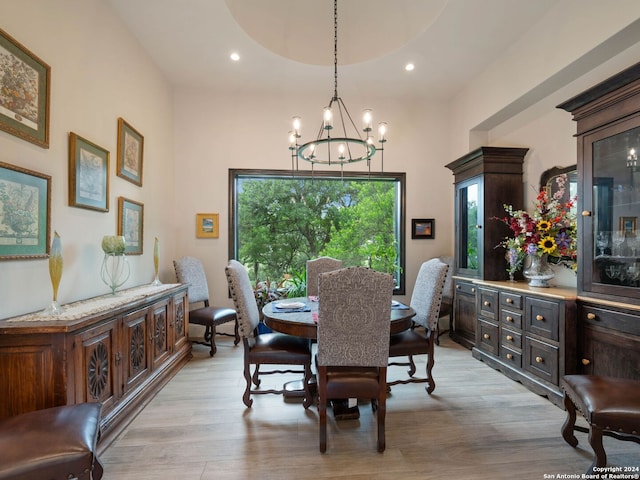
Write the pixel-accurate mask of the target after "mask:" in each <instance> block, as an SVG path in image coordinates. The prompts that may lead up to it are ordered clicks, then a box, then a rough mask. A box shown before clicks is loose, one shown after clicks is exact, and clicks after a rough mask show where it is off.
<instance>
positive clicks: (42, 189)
mask: <svg viewBox="0 0 640 480" xmlns="http://www.w3.org/2000/svg"><path fill="white" fill-rule="evenodd" d="M50 219H51V177H50V176H49V175H44V174H42V173H38V172H33V171H31V170H26V169H24V168H20V167H16V166H14V165H9V164H8V163H2V162H0V260H16V259H23V258H46V257H47V256H48V254H49V222H50Z"/></svg>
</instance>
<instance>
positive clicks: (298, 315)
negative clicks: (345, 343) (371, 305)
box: [262, 297, 416, 339]
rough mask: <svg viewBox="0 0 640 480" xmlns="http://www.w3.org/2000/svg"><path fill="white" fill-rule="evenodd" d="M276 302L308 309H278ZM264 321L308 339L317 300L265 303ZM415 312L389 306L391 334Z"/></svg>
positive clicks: (405, 325) (315, 330)
mask: <svg viewBox="0 0 640 480" xmlns="http://www.w3.org/2000/svg"><path fill="white" fill-rule="evenodd" d="M278 303H304V304H305V305H306V306H307V307H308V308H307V310H308V311H287V310H280V309H278V308H276V307H275V306H274V304H275V305H277V304H278ZM262 313H263V315H264V323H265V325H266V326H267V327H269V328H270V329H272V330H275V331H276V332H280V333H286V334H287V335H295V336H296V337H303V338H309V339H315V338H317V333H318V325H317V324H316V322H314V320H313V317H314V314H316V315H317V314H318V302H317V301H311V300H309V299H308V298H307V297H298V298H287V299H284V300H277V301H275V302H271V303H267V304H266V305H265V306H264V307H263V308H262ZM415 314H416V312H415V311H414V310H413V308H411V307H409V306H405V305H402V304H400V305H398V306H397V307H392V308H391V335H393V334H395V333H400V332H403V331H404V330H407V329H408V328H410V327H411V319H412V318H413V317H414V316H415Z"/></svg>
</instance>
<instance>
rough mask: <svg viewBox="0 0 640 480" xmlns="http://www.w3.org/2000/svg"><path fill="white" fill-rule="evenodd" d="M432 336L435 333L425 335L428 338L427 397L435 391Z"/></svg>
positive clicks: (433, 341) (430, 332)
mask: <svg viewBox="0 0 640 480" xmlns="http://www.w3.org/2000/svg"><path fill="white" fill-rule="evenodd" d="M434 334H435V332H432V331H429V332H428V333H427V336H428V338H429V346H428V347H427V351H428V353H427V383H428V386H427V387H426V390H427V393H428V394H429V395H431V393H433V391H434V390H435V389H436V381H435V380H434V379H433V373H432V370H433V364H434V358H433V352H434V348H433V344H434V343H435V340H434V338H433V337H434Z"/></svg>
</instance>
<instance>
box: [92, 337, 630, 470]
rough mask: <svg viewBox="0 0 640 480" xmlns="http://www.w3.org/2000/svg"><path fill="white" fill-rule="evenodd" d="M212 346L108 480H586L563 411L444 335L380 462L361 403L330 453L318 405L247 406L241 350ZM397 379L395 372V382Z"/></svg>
mask: <svg viewBox="0 0 640 480" xmlns="http://www.w3.org/2000/svg"><path fill="white" fill-rule="evenodd" d="M216 343H217V344H218V353H217V354H216V355H215V357H213V358H210V357H209V355H208V349H207V348H206V347H204V346H200V345H194V346H193V355H194V358H193V359H192V360H191V361H190V362H189V363H188V364H187V365H186V366H185V367H184V368H183V369H182V370H181V371H180V372H179V373H178V374H177V375H176V376H175V377H174V378H173V379H172V380H171V382H170V383H169V384H167V385H166V386H165V387H164V389H163V390H162V391H161V392H160V393H159V394H158V395H157V396H156V397H155V398H154V399H153V401H152V402H151V403H150V404H149V405H148V406H147V407H146V408H145V409H144V410H143V411H142V412H141V413H140V415H139V416H138V417H137V418H136V419H135V420H134V421H133V422H132V423H131V425H130V426H129V427H128V429H127V430H125V431H124V432H123V433H122V435H121V436H120V437H119V438H118V439H117V440H116V441H115V442H114V443H113V444H112V445H111V446H110V447H109V448H108V449H107V450H106V451H105V452H104V453H103V454H102V456H101V459H102V461H103V463H104V465H105V475H104V477H103V479H104V480H145V479H154V480H167V479H180V480H192V479H193V480H197V479H200V480H213V479H249V478H252V479H253V478H260V479H305V478H313V479H323V478H332V479H335V478H340V479H358V480H359V479H362V480H365V479H366V480H369V479H390V480H401V479H402V480H412V479H420V480H424V479H434V480H435V479H447V480H451V479H478V480H485V479H486V480H489V479H491V480H496V479H497V480H501V479H505V480H512V479H518V480H541V479H543V478H554V477H551V476H546V477H545V474H547V475H555V478H562V477H559V476H558V474H565V475H574V474H578V475H580V476H581V474H582V473H584V472H585V471H586V470H587V468H588V467H589V466H590V465H591V461H592V458H593V454H592V451H591V448H590V447H589V444H588V443H587V436H586V434H582V433H577V434H576V436H577V438H578V440H579V445H578V447H577V448H576V449H573V448H571V447H570V446H569V445H567V444H566V443H565V442H564V441H563V440H562V437H561V435H560V427H561V426H562V423H563V422H564V418H565V412H564V411H563V410H561V409H559V408H558V407H556V406H555V405H553V404H552V403H551V402H549V401H548V400H547V399H545V398H543V397H539V396H538V395H536V394H533V393H531V392H529V391H528V390H527V389H526V388H525V387H523V386H522V385H521V384H519V383H517V382H514V381H512V380H509V379H508V378H506V377H504V376H503V375H502V374H500V373H499V372H497V371H495V370H493V369H492V368H490V367H488V366H487V365H485V364H483V363H482V362H480V361H478V360H475V359H473V358H472V357H471V352H470V351H469V350H466V349H464V348H462V347H460V346H459V345H457V344H456V343H454V342H452V341H451V340H450V339H449V338H448V337H446V338H445V336H442V337H441V342H440V346H439V347H436V356H435V359H436V367H435V370H434V376H435V379H436V383H437V386H436V390H435V392H434V393H433V394H432V395H431V396H429V395H427V393H426V392H425V390H424V384H411V385H398V386H396V387H394V388H393V390H392V392H391V394H390V395H389V397H388V400H387V418H386V426H387V449H386V451H385V452H384V453H383V454H379V453H377V451H376V443H375V423H374V418H373V417H372V413H371V408H370V405H368V404H363V405H360V411H361V417H360V419H359V420H349V421H341V422H338V423H336V422H335V421H334V420H333V418H331V417H330V420H329V425H328V448H327V453H325V454H320V453H319V451H318V414H317V410H316V408H315V406H312V407H311V408H309V410H307V411H305V410H304V408H303V407H302V405H301V403H297V402H286V401H284V400H283V398H282V397H281V396H278V395H258V396H254V397H253V398H254V402H253V407H252V408H250V409H248V408H245V406H244V404H243V403H242V392H243V389H244V379H243V377H242V347H241V346H238V347H234V346H233V341H232V339H230V338H224V337H222V338H219V339H218V340H217V342H216ZM418 368H419V372H422V371H424V370H423V369H424V361H421V362H420V364H419V366H418ZM403 374H404V371H403V370H402V369H401V368H400V367H391V368H390V373H389V377H390V378H393V377H396V376H399V375H403ZM283 377H284V376H282V375H273V376H271V378H269V377H267V379H266V380H263V382H271V383H273V384H274V385H276V384H281V383H282V380H283ZM288 378H289V379H291V378H297V377H288ZM264 386H265V387H266V385H264ZM582 424H584V423H582ZM604 445H605V449H606V451H607V454H608V460H609V465H619V466H638V465H640V447H639V446H638V445H636V444H633V443H629V442H619V441H616V440H613V439H611V438H605V440H604ZM564 478H571V477H564ZM574 478H580V477H574Z"/></svg>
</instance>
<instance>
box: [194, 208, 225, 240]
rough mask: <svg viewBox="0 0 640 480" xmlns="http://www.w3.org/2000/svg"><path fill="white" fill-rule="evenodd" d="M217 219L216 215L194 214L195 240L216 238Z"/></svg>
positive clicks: (217, 229) (218, 223) (218, 232)
mask: <svg viewBox="0 0 640 480" xmlns="http://www.w3.org/2000/svg"><path fill="white" fill-rule="evenodd" d="M219 218H220V215H219V214H217V213H196V238H218V237H219V236H220V221H219Z"/></svg>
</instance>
